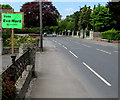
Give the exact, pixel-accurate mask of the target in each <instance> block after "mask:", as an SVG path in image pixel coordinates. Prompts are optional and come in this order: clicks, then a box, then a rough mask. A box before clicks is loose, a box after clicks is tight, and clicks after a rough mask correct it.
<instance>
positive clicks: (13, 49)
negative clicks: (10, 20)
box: [12, 29, 14, 55]
mask: <svg viewBox="0 0 120 100" xmlns="http://www.w3.org/2000/svg"><path fill="white" fill-rule="evenodd" d="M13 54H14V29H12V55H13Z"/></svg>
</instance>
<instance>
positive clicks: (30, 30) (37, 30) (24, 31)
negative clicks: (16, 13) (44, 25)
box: [15, 27, 40, 34]
mask: <svg viewBox="0 0 120 100" xmlns="http://www.w3.org/2000/svg"><path fill="white" fill-rule="evenodd" d="M15 33H18V34H19V33H20V34H28V33H35V34H39V33H40V28H39V27H34V28H24V29H21V30H18V29H17V30H15Z"/></svg>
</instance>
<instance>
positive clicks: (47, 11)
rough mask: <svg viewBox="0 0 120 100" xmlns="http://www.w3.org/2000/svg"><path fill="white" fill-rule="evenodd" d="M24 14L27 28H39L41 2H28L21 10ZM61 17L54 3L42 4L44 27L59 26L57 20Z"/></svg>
mask: <svg viewBox="0 0 120 100" xmlns="http://www.w3.org/2000/svg"><path fill="white" fill-rule="evenodd" d="M20 11H21V12H24V23H25V26H26V27H39V26H40V20H39V18H40V17H39V16H40V15H39V13H40V10H39V2H27V3H25V4H23V6H22V8H21V9H20ZM58 17H59V12H58V10H57V9H56V8H55V6H53V4H52V2H42V21H43V27H44V26H55V25H57V24H58V23H57V18H58Z"/></svg>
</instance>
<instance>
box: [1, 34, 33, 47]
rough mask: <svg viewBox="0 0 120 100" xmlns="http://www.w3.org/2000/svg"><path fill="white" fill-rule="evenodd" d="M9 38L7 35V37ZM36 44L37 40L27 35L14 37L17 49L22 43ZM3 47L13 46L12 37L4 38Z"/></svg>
mask: <svg viewBox="0 0 120 100" xmlns="http://www.w3.org/2000/svg"><path fill="white" fill-rule="evenodd" d="M6 36H7V35H6ZM34 42H35V39H34V38H32V37H30V36H28V35H25V36H18V35H14V45H15V46H16V47H19V46H20V44H22V43H34ZM3 46H11V36H10V37H8V36H7V38H5V39H4V38H3Z"/></svg>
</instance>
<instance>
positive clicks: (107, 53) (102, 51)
mask: <svg viewBox="0 0 120 100" xmlns="http://www.w3.org/2000/svg"><path fill="white" fill-rule="evenodd" d="M96 50H98V51H102V52H104V53H107V54H112V53H111V52H107V51H104V50H100V49H96Z"/></svg>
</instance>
